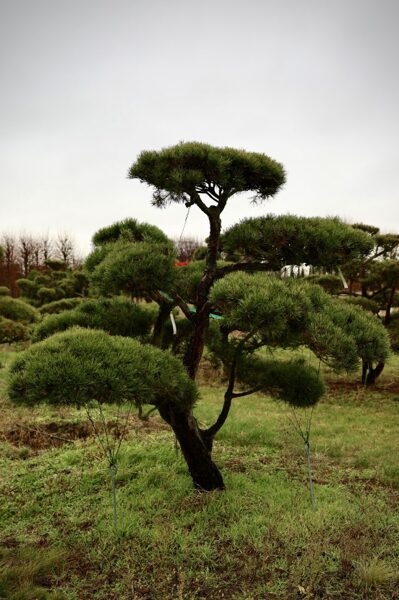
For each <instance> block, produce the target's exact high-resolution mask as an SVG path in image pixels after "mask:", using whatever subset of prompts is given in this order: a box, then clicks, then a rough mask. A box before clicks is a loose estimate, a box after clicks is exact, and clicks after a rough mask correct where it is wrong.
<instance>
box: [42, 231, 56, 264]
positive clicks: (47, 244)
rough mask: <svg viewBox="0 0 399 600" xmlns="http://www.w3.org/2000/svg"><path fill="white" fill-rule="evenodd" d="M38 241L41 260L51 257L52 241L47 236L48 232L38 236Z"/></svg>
mask: <svg viewBox="0 0 399 600" xmlns="http://www.w3.org/2000/svg"><path fill="white" fill-rule="evenodd" d="M40 243H41V252H42V257H43V262H44V261H46V260H47V259H48V258H51V255H52V252H53V245H54V243H53V241H52V240H51V238H50V237H49V235H48V233H46V234H44V235H42V237H41V238H40Z"/></svg>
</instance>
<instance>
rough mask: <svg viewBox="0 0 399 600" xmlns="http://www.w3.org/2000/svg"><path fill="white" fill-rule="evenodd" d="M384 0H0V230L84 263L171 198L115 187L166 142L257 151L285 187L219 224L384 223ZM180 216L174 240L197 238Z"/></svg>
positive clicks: (393, 109)
mask: <svg viewBox="0 0 399 600" xmlns="http://www.w3.org/2000/svg"><path fill="white" fill-rule="evenodd" d="M398 20H399V2H398V0H273V1H271V0H245V1H244V0H240V1H237V0H185V1H180V0H141V1H139V0H67V1H65V0H62V1H61V0H0V47H1V54H0V60H1V65H0V66H1V73H0V75H1V78H0V82H1V83H0V85H1V89H0V232H5V231H7V232H20V231H28V232H31V233H33V234H38V233H41V232H49V233H50V234H56V233H57V232H64V231H66V232H69V233H70V234H71V235H72V236H73V237H74V239H75V240H76V243H77V244H78V246H79V247H80V250H81V252H82V253H85V252H87V251H88V249H89V247H90V238H91V236H92V234H93V233H94V232H95V231H96V229H98V228H99V227H102V226H104V225H107V224H110V223H112V222H114V221H116V220H120V219H123V218H125V217H135V218H137V219H139V220H140V221H148V222H151V223H154V224H156V225H158V226H160V227H161V228H162V229H163V230H164V231H165V232H166V233H168V234H169V235H171V236H179V234H180V232H181V229H182V227H183V223H184V219H185V216H186V209H185V207H184V206H176V207H172V208H169V209H166V210H160V209H156V208H153V207H152V206H151V189H150V188H148V187H146V186H145V185H143V184H141V183H139V182H138V181H132V180H129V179H127V178H126V173H127V170H128V168H129V166H130V165H131V164H132V163H133V162H134V160H135V158H136V157H137V155H138V154H139V152H140V151H141V150H143V149H160V148H162V147H165V146H169V145H173V144H175V143H177V142H179V141H181V140H184V141H192V140H196V141H203V142H207V143H210V144H214V145H217V146H233V147H239V148H244V149H247V150H251V151H259V152H263V153H265V154H268V155H269V156H271V157H272V158H274V159H276V160H278V161H279V162H282V163H283V164H284V166H285V168H286V170H287V183H286V185H285V187H284V189H283V190H282V191H280V192H279V193H278V194H277V195H276V196H275V197H274V198H273V199H272V200H270V201H268V202H267V203H265V204H264V205H263V206H261V207H255V208H254V207H253V206H252V205H251V204H250V203H249V202H248V200H247V199H246V198H245V197H244V198H243V197H242V196H240V197H237V198H233V199H232V200H231V201H230V205H229V206H228V208H227V209H226V211H225V213H224V215H225V216H224V220H223V223H224V225H225V226H227V225H231V224H233V223H234V222H236V221H238V220H239V219H241V218H243V217H246V216H251V215H254V216H255V215H258V214H262V213H267V212H273V213H278V214H281V213H286V212H289V213H294V214H300V215H309V216H310V215H321V216H328V215H339V216H341V217H343V218H344V219H346V220H349V221H363V222H366V223H369V224H374V225H378V226H379V227H380V228H381V229H382V230H383V231H395V232H398V231H399V191H398V189H399V168H398V167H399V119H398V108H399V82H398V71H399V66H398V62H399V36H398V22H399V21H398ZM195 211H198V209H196V208H193V209H192V210H191V213H190V215H189V218H188V222H187V226H186V231H185V235H192V236H194V237H200V238H203V237H205V235H206V234H207V228H206V226H207V223H206V218H205V217H204V216H203V215H202V213H200V212H199V211H198V212H195Z"/></svg>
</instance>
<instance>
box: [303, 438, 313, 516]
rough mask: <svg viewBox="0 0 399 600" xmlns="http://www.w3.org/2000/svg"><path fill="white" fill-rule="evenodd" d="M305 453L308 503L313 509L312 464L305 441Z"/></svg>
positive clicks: (307, 444) (307, 443)
mask: <svg viewBox="0 0 399 600" xmlns="http://www.w3.org/2000/svg"><path fill="white" fill-rule="evenodd" d="M305 455H306V458H307V462H308V479H309V494H310V505H311V507H312V510H314V489H313V477H312V465H311V460H310V446H309V442H305Z"/></svg>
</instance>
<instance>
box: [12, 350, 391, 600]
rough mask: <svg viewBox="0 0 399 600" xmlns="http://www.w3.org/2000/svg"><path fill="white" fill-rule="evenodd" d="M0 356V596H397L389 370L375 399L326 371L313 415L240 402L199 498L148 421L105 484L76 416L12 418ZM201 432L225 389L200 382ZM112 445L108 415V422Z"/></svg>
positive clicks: (92, 444) (157, 425)
mask: <svg viewBox="0 0 399 600" xmlns="http://www.w3.org/2000/svg"><path fill="white" fill-rule="evenodd" d="M14 354H15V352H11V351H2V352H0V362H1V365H2V368H1V369H0V397H1V413H0V415H1V416H0V445H1V454H0V469H1V471H0V477H1V479H0V487H1V498H2V501H1V505H0V512H1V515H0V523H1V531H0V598H7V599H10V600H17V599H18V600H34V599H36V600H50V599H53V600H78V599H79V600H89V599H90V600H91V599H93V600H95V599H97V600H100V599H101V600H136V599H137V600H138V599H143V600H199V599H204V600H205V599H207V600H208V599H209V600H210V599H212V600H215V599H219V598H220V599H223V598H224V599H229V600H263V599H265V600H267V599H285V598H287V599H291V598H292V599H295V598H297V599H301V598H303V599H312V598H315V599H316V598H326V599H330V598H331V599H333V598H334V599H335V598H336V599H345V600H351V599H360V598H375V599H384V598H386V599H391V598H392V599H395V598H398V599H399V511H398V503H399V460H398V457H399V357H398V356H395V357H393V358H392V359H391V360H390V363H389V365H388V366H387V368H386V370H385V371H384V373H383V375H382V376H381V378H380V380H379V383H378V385H377V386H375V387H374V388H373V389H366V388H364V387H363V386H361V385H359V384H358V383H357V381H356V378H354V377H351V378H348V377H337V376H334V375H333V374H332V373H329V372H327V373H325V376H326V379H327V383H328V393H327V394H326V396H325V397H324V398H323V399H322V400H321V402H320V404H319V405H318V406H317V407H316V408H315V410H314V413H313V416H312V427H311V435H310V443H311V449H312V467H313V477H314V495H315V507H314V510H312V507H311V505H310V499H309V487H308V480H307V475H308V472H307V464H306V461H305V457H304V448H303V441H302V440H301V437H300V435H299V434H298V431H297V424H298V422H299V423H300V424H302V425H304V423H305V415H304V413H303V412H301V411H300V410H297V411H296V413H293V412H292V409H290V408H288V407H287V406H286V405H284V404H282V403H278V402H276V401H273V400H271V399H269V398H265V397H262V396H261V395H254V396H250V397H244V398H237V399H235V400H234V406H233V408H232V411H231V415H230V416H229V419H228V421H227V422H226V424H225V426H224V427H223V429H222V430H221V431H220V433H219V435H218V437H217V440H216V442H215V447H214V459H215V462H216V464H217V465H218V466H219V467H220V468H221V470H222V473H223V476H224V480H225V483H226V490H225V491H224V492H212V493H203V494H201V493H198V492H196V491H194V490H193V489H192V484H191V480H190V477H189V475H188V473H187V469H186V465H185V463H184V461H183V459H182V457H181V455H180V453H179V451H178V450H177V449H176V448H175V445H174V437H173V435H172V433H171V430H170V429H169V428H168V427H167V426H166V425H165V424H164V423H163V422H162V421H161V420H160V418H159V417H158V416H156V415H155V414H154V415H151V417H150V419H149V420H148V421H141V420H139V419H138V417H137V416H136V415H130V416H128V417H127V418H128V422H129V427H128V433H127V435H126V439H125V441H124V442H123V444H122V446H121V454H120V464H119V469H118V473H117V490H116V494H117V510H118V524H117V528H116V530H115V528H114V525H113V519H112V496H111V483H110V476H109V473H108V471H107V466H106V462H105V460H104V457H103V454H102V449H101V445H100V444H99V442H98V440H96V438H95V436H94V435H93V431H92V427H91V425H90V423H89V422H88V420H87V416H86V414H85V413H84V412H83V411H81V412H79V411H76V410H73V409H71V408H62V409H52V408H49V407H47V406H46V407H44V406H43V407H38V408H35V409H27V408H15V407H13V406H12V405H11V404H10V403H9V402H8V400H7V397H6V393H5V387H6V378H7V369H6V366H7V364H9V362H10V361H11V360H12V357H13V355H14ZM203 380H204V383H206V385H207V387H202V388H201V396H202V397H201V402H200V403H199V404H198V407H197V409H196V415H197V417H198V419H199V421H200V422H201V423H208V422H209V423H210V422H212V419H213V418H214V417H215V416H216V415H217V414H218V411H219V409H220V405H221V402H222V398H223V387H221V385H220V382H218V380H217V378H216V377H213V376H212V373H211V370H208V371H207V374H206V376H203ZM106 420H107V423H108V425H109V431H110V432H111V435H112V432H114V433H115V432H116V431H118V427H119V428H120V427H121V423H122V422H123V419H121V418H120V415H119V422H117V412H116V408H114V407H109V408H107V411H106Z"/></svg>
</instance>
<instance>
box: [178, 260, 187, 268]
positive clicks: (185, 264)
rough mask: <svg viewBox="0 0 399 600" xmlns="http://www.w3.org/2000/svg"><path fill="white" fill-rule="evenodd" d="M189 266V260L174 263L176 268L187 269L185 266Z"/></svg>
mask: <svg viewBox="0 0 399 600" xmlns="http://www.w3.org/2000/svg"><path fill="white" fill-rule="evenodd" d="M189 264H190V261H189V260H179V261H177V262H175V266H176V267H187V265H189Z"/></svg>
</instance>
